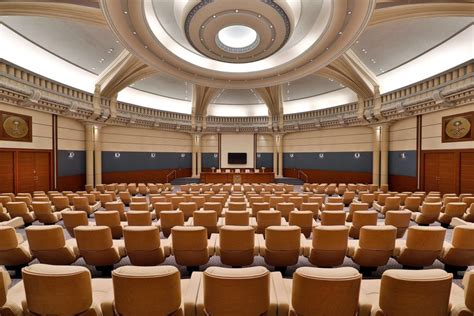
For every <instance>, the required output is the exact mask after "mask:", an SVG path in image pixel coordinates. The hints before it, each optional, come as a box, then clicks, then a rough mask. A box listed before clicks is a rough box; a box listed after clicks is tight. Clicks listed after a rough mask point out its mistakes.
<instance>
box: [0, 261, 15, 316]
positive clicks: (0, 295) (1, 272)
mask: <svg viewBox="0 0 474 316" xmlns="http://www.w3.org/2000/svg"><path fill="white" fill-rule="evenodd" d="M11 283H12V279H11V278H10V274H9V273H8V271H7V270H5V268H3V267H0V312H1V311H2V307H3V305H5V303H6V302H7V294H8V287H9V286H10V284H11Z"/></svg>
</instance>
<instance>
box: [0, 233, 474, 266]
mask: <svg viewBox="0 0 474 316" xmlns="http://www.w3.org/2000/svg"><path fill="white" fill-rule="evenodd" d="M74 232H75V236H76V239H75V240H74V239H69V240H67V241H66V240H65V237H64V232H63V230H62V228H61V227H60V226H31V227H28V228H27V229H26V233H27V237H28V242H27V243H22V238H21V236H20V235H18V234H15V230H14V229H13V228H11V227H0V237H1V240H3V244H2V245H1V248H0V264H3V265H5V266H7V267H11V268H12V269H16V270H18V267H21V266H22V265H26V264H28V263H29V262H31V261H32V260H33V258H34V257H36V258H37V259H38V260H39V261H40V262H42V263H48V264H71V263H73V262H75V261H76V260H77V259H78V258H79V256H81V257H83V258H84V260H85V262H86V263H87V264H90V265H94V266H96V267H97V269H98V270H100V271H104V272H107V271H110V270H111V268H112V266H113V265H114V264H116V263H118V262H119V261H120V260H121V259H122V258H123V257H125V256H126V255H128V256H129V258H130V261H131V263H132V264H134V265H156V264H159V263H161V262H163V261H164V259H165V258H166V257H167V256H169V255H171V254H172V255H174V256H175V259H176V262H177V264H179V265H184V266H187V267H189V268H190V269H195V268H196V267H198V266H200V265H204V264H206V263H208V261H209V257H211V256H213V255H216V256H220V259H221V262H222V263H223V264H226V265H230V266H246V265H250V264H252V263H253V262H254V257H255V256H257V255H260V256H262V257H264V259H265V262H266V263H267V264H268V265H272V266H275V267H277V268H278V269H286V267H287V266H291V265H295V264H296V263H297V262H298V260H299V257H300V256H301V255H304V256H305V257H307V258H308V259H309V261H310V262H311V263H312V264H314V265H316V266H319V267H335V266H339V265H341V264H342V263H343V262H344V259H345V257H346V256H347V257H349V258H351V259H352V260H353V261H354V262H355V263H356V264H358V265H360V266H361V271H363V272H364V273H365V272H367V273H369V272H371V271H373V270H376V269H377V267H379V266H384V265H386V264H387V263H388V261H389V259H390V258H391V257H393V258H395V259H396V260H397V261H398V263H400V264H402V265H403V266H406V267H416V268H422V267H426V266H430V265H432V264H433V263H434V261H435V260H436V259H439V260H440V261H441V262H443V263H444V264H445V268H446V269H447V270H449V271H462V270H465V269H466V268H467V266H470V265H473V264H474V226H473V225H465V226H458V227H456V228H455V229H454V232H453V237H452V241H451V243H445V242H444V237H445V229H444V228H442V227H421V226H412V227H410V228H409V229H408V235H407V240H406V241H405V240H400V241H396V228H395V227H393V226H390V225H387V226H364V227H362V228H361V229H360V239H359V240H348V237H349V228H348V227H346V226H319V227H315V228H313V239H312V240H306V238H305V237H304V235H302V234H301V229H300V228H299V227H298V226H270V227H267V228H266V229H265V235H261V234H255V230H254V228H253V227H251V226H223V227H221V228H220V230H219V233H218V234H211V236H210V238H208V234H207V230H206V228H205V227H202V226H175V227H173V228H172V229H171V238H170V239H165V240H160V237H159V229H158V228H157V227H156V226H144V227H140V226H128V227H125V228H124V229H123V233H124V240H113V239H112V232H111V230H110V228H109V227H107V226H79V227H76V228H75V229H74Z"/></svg>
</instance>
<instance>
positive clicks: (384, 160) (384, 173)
mask: <svg viewBox="0 0 474 316" xmlns="http://www.w3.org/2000/svg"><path fill="white" fill-rule="evenodd" d="M380 128H381V139H380V184H388V149H389V145H390V124H388V123H384V124H382V125H381V126H380Z"/></svg>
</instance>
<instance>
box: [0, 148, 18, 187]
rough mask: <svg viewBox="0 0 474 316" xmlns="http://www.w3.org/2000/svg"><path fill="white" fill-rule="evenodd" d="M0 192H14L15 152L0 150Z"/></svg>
mask: <svg viewBox="0 0 474 316" xmlns="http://www.w3.org/2000/svg"><path fill="white" fill-rule="evenodd" d="M0 192H5V193H11V192H15V153H14V152H13V151H0Z"/></svg>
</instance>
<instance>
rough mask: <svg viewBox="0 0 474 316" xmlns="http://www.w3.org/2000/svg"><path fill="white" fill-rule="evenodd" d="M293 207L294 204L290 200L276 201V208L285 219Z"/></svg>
mask: <svg viewBox="0 0 474 316" xmlns="http://www.w3.org/2000/svg"><path fill="white" fill-rule="evenodd" d="M294 209H295V204H293V203H290V202H282V203H278V204H277V206H276V210H277V211H280V212H281V216H282V217H284V218H285V219H286V220H288V219H289V217H290V212H291V211H293V210H294Z"/></svg>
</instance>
